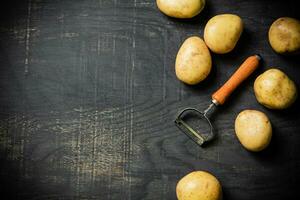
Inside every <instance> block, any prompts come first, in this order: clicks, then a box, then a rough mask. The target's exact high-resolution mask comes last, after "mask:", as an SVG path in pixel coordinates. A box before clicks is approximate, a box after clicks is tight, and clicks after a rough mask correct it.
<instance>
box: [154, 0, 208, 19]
mask: <svg viewBox="0 0 300 200" xmlns="http://www.w3.org/2000/svg"><path fill="white" fill-rule="evenodd" d="M156 4H157V7H158V8H159V10H160V11H161V12H163V13H164V14H166V15H168V16H170V17H175V18H192V17H194V16H196V15H198V14H199V13H200V12H201V11H202V10H203V8H204V6H205V0H156Z"/></svg>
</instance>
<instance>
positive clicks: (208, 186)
mask: <svg viewBox="0 0 300 200" xmlns="http://www.w3.org/2000/svg"><path fill="white" fill-rule="evenodd" d="M176 194H177V198H178V200H221V199H222V187H221V184H220V182H219V181H218V180H217V179H216V178H215V177H214V176H213V175H211V174H210V173H208V172H204V171H195V172H191V173H189V174H188V175H186V176H184V177H183V178H182V179H181V180H180V181H179V182H178V183H177V186H176Z"/></svg>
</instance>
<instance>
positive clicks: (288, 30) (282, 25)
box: [269, 17, 300, 54]
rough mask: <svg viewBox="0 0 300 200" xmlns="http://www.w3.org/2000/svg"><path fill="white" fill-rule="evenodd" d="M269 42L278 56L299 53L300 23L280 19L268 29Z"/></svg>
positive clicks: (295, 20) (287, 18)
mask: <svg viewBox="0 0 300 200" xmlns="http://www.w3.org/2000/svg"><path fill="white" fill-rule="evenodd" d="M269 42H270V45H271V46H272V48H273V49H274V51H276V52H277V53H279V54H296V53H300V21H299V20H297V19H294V18H290V17H281V18H279V19H277V20H276V21H274V22H273V24H272V25H271V27H270V29H269Z"/></svg>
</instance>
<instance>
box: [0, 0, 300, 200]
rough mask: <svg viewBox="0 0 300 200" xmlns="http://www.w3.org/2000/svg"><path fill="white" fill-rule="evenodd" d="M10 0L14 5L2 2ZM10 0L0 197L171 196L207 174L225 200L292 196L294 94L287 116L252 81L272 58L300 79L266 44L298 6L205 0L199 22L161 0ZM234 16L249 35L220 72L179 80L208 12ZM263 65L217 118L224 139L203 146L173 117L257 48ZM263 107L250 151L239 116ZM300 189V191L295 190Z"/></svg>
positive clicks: (297, 125) (1, 54) (0, 84)
mask: <svg viewBox="0 0 300 200" xmlns="http://www.w3.org/2000/svg"><path fill="white" fill-rule="evenodd" d="M6 3H8V4H6ZM6 3H5V2H2V4H1V10H2V11H1V14H0V15H1V24H0V70H1V71H0V119H1V120H0V179H1V181H0V182H1V186H0V193H1V195H2V197H1V199H101V200H102V199H105V200H106V199H118V200H120V199H138V200H139V199H144V200H146V199H149V200H150V199H153V200H164V199H176V194H175V186H176V183H177V181H178V180H179V179H180V178H181V177H182V176H184V175H185V174H187V173H189V172H191V171H193V170H206V171H209V172H211V173H213V174H214V175H215V176H216V177H218V179H219V180H220V181H221V183H222V186H223V190H224V199H225V200H254V199H255V200H261V199H263V200H266V199H270V200H290V199H292V200H296V199H299V198H297V193H298V190H299V183H300V181H299V178H300V176H299V168H300V149H299V145H300V119H299V115H300V113H299V105H298V104H299V101H297V102H296V103H295V104H294V106H293V107H292V108H290V109H288V110H285V111H273V110H268V109H266V108H264V107H263V106H261V105H259V104H258V103H257V101H256V99H255V97H254V94H253V81H254V80H255V77H256V76H257V75H258V74H259V73H261V72H263V71H264V70H266V69H268V68H270V67H278V68H280V69H282V70H283V71H285V72H286V73H287V74H288V75H289V76H290V77H291V78H292V79H293V80H294V81H295V82H296V84H297V85H298V86H299V85H300V78H299V75H300V63H299V60H300V59H299V56H298V57H297V56H294V57H287V56H280V55H278V54H275V53H274V52H273V51H272V49H271V48H270V46H269V44H268V40H267V32H268V27H269V26H270V24H271V23H272V22H273V21H274V20H275V19H276V18H278V17H281V16H290V17H296V18H299V15H298V13H299V6H298V5H297V1H296V0H295V1H287V0H285V1H282V0H280V1H279V0H278V1H261V0H248V1H245V0H230V1H229V0H228V1H224V0H208V2H207V5H206V7H205V9H204V11H203V12H202V13H201V14H200V15H199V16H197V17H196V18H194V19H192V20H178V19H172V18H169V17H166V16H164V15H163V14H162V13H160V12H159V11H158V9H157V7H156V4H155V1H154V0H27V1H20V0H19V1H18V0H14V1H7V2H6ZM220 13H235V14H238V15H239V16H240V17H241V18H242V19H243V21H244V25H245V30H244V32H243V34H242V37H241V39H240V41H239V43H238V45H237V47H236V48H235V50H234V51H233V52H232V53H229V54H227V55H214V54H213V55H212V57H213V71H212V73H211V75H210V76H209V78H208V79H207V80H206V81H204V82H203V83H201V84H199V85H197V86H187V85H184V84H182V83H181V82H179V81H178V80H177V79H176V76H175V73H174V61H175V57H176V53H177V51H178V48H179V47H180V45H181V43H182V42H183V41H184V40H185V39H186V38H187V37H188V36H192V35H198V36H201V37H203V29H204V26H205V23H206V22H207V21H208V19H209V18H211V17H212V16H214V15H216V14H220ZM255 53H259V54H261V55H262V57H263V58H264V63H263V64H262V65H261V66H260V69H259V70H258V71H257V72H256V73H255V74H254V75H253V76H252V77H251V78H250V79H248V80H247V81H246V82H245V83H244V84H243V85H241V87H240V88H239V89H238V90H237V91H235V93H234V94H233V95H232V97H231V98H230V100H229V101H228V102H227V103H226V105H224V106H223V107H221V108H220V109H219V110H218V112H217V113H216V114H215V115H214V125H215V127H216V129H217V132H218V138H217V140H216V141H215V142H213V143H212V144H210V145H208V146H207V147H206V148H200V147H198V146H197V145H195V144H194V143H193V142H192V141H190V140H189V139H188V138H187V137H186V136H185V135H184V134H182V133H181V132H180V131H179V130H178V129H177V128H176V127H175V126H174V122H173V120H174V117H175V116H176V113H177V112H178V111H179V110H180V109H182V108H184V107H186V106H195V107H197V108H199V109H204V108H205V107H206V106H207V105H208V104H209V101H210V95H211V94H212V92H214V91H215V90H216V89H217V88H218V87H219V86H221V84H222V83H224V82H225V81H226V80H227V78H228V77H229V76H230V75H231V74H232V72H234V71H235V69H236V68H237V66H238V65H239V64H240V63H241V62H242V61H243V60H244V59H245V58H246V57H247V56H249V55H252V54H255ZM244 109H257V110H261V111H263V112H265V113H266V114H267V115H268V116H269V118H270V120H271V121H272V124H273V129H274V135H273V139H272V142H271V144H270V146H269V147H268V148H267V149H266V150H265V151H263V152H261V153H250V152H248V151H246V150H245V149H244V148H243V147H242V146H241V145H240V143H239V142H238V140H237V138H236V136H235V133H234V120H235V117H236V116H237V114H238V113H239V112H240V111H242V110H244ZM298 196H299V195H298Z"/></svg>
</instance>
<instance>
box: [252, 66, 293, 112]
mask: <svg viewBox="0 0 300 200" xmlns="http://www.w3.org/2000/svg"><path fill="white" fill-rule="evenodd" d="M254 93H255V96H256V99H257V101H258V102H259V103H261V104H262V105H264V106H266V107H267V108H270V109H285V108H288V107H289V106H291V105H292V104H293V103H294V101H295V100H296V98H297V88H296V85H295V83H294V82H293V81H292V80H291V79H290V78H289V77H288V76H287V75H286V74H285V73H283V72H282V71H280V70H279V69H269V70H267V71H265V72H264V73H262V74H261V75H259V76H258V77H257V78H256V80H255V82H254Z"/></svg>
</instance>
